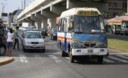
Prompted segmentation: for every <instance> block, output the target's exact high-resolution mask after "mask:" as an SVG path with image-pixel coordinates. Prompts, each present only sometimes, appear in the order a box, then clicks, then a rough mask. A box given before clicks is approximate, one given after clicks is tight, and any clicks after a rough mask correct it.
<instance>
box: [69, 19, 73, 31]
mask: <svg viewBox="0 0 128 78" xmlns="http://www.w3.org/2000/svg"><path fill="white" fill-rule="evenodd" d="M68 23H69V26H68V31H69V32H72V31H73V28H74V25H73V18H70V19H69V21H68Z"/></svg>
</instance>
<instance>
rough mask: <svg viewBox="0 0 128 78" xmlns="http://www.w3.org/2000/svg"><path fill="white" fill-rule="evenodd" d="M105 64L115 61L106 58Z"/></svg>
mask: <svg viewBox="0 0 128 78" xmlns="http://www.w3.org/2000/svg"><path fill="white" fill-rule="evenodd" d="M104 62H107V63H114V61H112V60H109V59H107V58H104Z"/></svg>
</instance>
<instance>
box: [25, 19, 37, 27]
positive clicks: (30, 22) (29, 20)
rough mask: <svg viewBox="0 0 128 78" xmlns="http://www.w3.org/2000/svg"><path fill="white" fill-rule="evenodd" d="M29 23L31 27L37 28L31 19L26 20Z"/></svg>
mask: <svg viewBox="0 0 128 78" xmlns="http://www.w3.org/2000/svg"><path fill="white" fill-rule="evenodd" d="M26 20H27V22H28V23H29V26H35V21H34V20H32V19H31V18H30V17H29V18H27V19H26Z"/></svg>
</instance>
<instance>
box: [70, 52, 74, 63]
mask: <svg viewBox="0 0 128 78" xmlns="http://www.w3.org/2000/svg"><path fill="white" fill-rule="evenodd" d="M69 57H70V62H71V63H74V62H75V56H73V55H72V52H71V51H70V53H69Z"/></svg>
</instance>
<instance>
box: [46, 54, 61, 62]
mask: <svg viewBox="0 0 128 78" xmlns="http://www.w3.org/2000/svg"><path fill="white" fill-rule="evenodd" d="M48 56H49V57H50V58H51V59H53V60H54V61H55V62H57V63H59V62H62V60H60V59H59V58H58V57H56V56H54V55H48Z"/></svg>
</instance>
